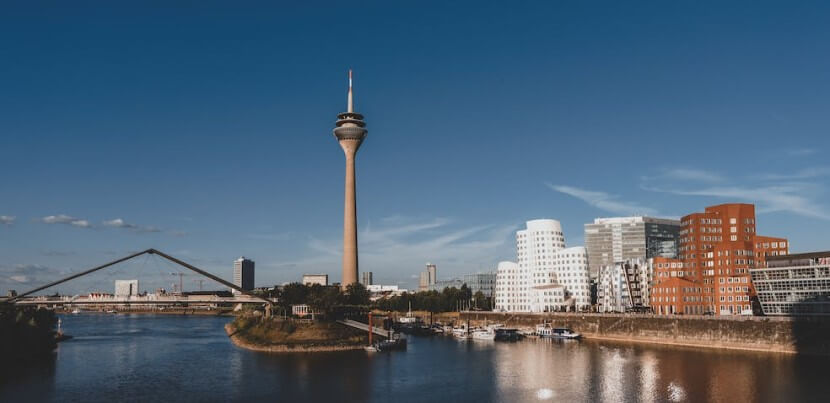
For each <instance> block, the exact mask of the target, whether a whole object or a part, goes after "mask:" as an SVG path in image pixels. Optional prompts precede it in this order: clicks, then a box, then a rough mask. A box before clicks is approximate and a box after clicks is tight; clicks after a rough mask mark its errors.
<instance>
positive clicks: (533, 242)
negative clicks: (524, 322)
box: [496, 219, 591, 312]
mask: <svg viewBox="0 0 830 403" xmlns="http://www.w3.org/2000/svg"><path fill="white" fill-rule="evenodd" d="M516 257H517V260H518V264H516V263H512V262H502V263H499V267H498V274H497V276H496V310H497V311H504V312H544V311H553V310H563V309H566V308H568V307H574V308H576V309H582V308H585V307H589V306H590V304H591V293H590V281H589V276H588V255H587V252H586V251H585V248H583V247H575V248H567V249H566V248H565V235H564V234H563V233H562V225H561V224H560V223H559V221H557V220H550V219H540V220H531V221H528V222H527V228H526V229H523V230H520V231H516Z"/></svg>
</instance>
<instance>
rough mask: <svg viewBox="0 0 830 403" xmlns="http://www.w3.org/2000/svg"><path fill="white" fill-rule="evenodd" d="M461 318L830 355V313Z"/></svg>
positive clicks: (630, 338)
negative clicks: (762, 315) (766, 315)
mask: <svg viewBox="0 0 830 403" xmlns="http://www.w3.org/2000/svg"><path fill="white" fill-rule="evenodd" d="M459 319H460V320H462V321H466V320H468V319H469V320H470V323H471V324H474V325H478V324H484V323H485V322H488V323H502V324H504V325H505V326H512V327H534V326H536V325H537V324H540V323H543V322H548V323H550V324H551V325H552V326H554V327H567V328H570V329H573V330H574V331H576V332H579V333H581V334H582V335H583V336H584V337H585V338H586V339H596V340H613V341H625V342H637V343H652V344H665V345H676V346H690V347H703V348H721V349H734V350H752V351H767V352H778V353H793V354H795V353H797V354H811V355H830V318H822V317H759V316H730V317H719V316H692V315H678V316H661V315H638V314H596V313H589V314H581V313H499V312H462V313H461V314H460V317H459Z"/></svg>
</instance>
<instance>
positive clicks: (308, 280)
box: [303, 274, 329, 286]
mask: <svg viewBox="0 0 830 403" xmlns="http://www.w3.org/2000/svg"><path fill="white" fill-rule="evenodd" d="M303 284H304V285H314V284H319V285H322V286H327V285H329V275H328V274H303Z"/></svg>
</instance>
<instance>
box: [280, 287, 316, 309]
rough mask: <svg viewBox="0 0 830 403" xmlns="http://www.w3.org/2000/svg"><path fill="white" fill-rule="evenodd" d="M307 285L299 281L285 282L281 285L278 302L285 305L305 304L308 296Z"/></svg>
mask: <svg viewBox="0 0 830 403" xmlns="http://www.w3.org/2000/svg"><path fill="white" fill-rule="evenodd" d="M309 292H310V290H309V287H308V286H306V285H304V284H300V283H291V284H286V285H285V286H283V287H282V293H281V294H282V295H281V299H280V304H281V305H283V306H285V307H290V306H291V305H299V304H305V303H306V302H307V299H308V296H309Z"/></svg>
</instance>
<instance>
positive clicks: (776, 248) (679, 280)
mask: <svg viewBox="0 0 830 403" xmlns="http://www.w3.org/2000/svg"><path fill="white" fill-rule="evenodd" d="M680 221H681V229H680V233H679V235H680V237H679V240H678V255H677V259H655V263H656V267H655V276H654V277H655V284H654V285H653V289H652V299H653V305H654V307H655V312H657V313H661V314H673V313H685V314H704V313H713V314H717V315H740V314H744V315H749V314H752V313H753V303H752V301H753V300H754V299H755V290H754V288H753V286H752V283H751V281H750V272H749V271H750V269H752V268H756V267H763V264H764V262H765V261H766V259H768V258H769V257H772V256H781V255H786V254H787V253H788V251H789V242H787V240H786V239H785V238H773V237H766V236H760V235H757V234H756V233H755V206H754V205H752V204H743V203H729V204H721V205H717V206H710V207H706V209H705V211H704V212H702V213H692V214H689V215H686V216H684V217H683V218H681V220H680ZM664 266H665V267H664ZM664 281H668V283H665V284H663V282H664ZM756 307H757V303H756Z"/></svg>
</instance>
